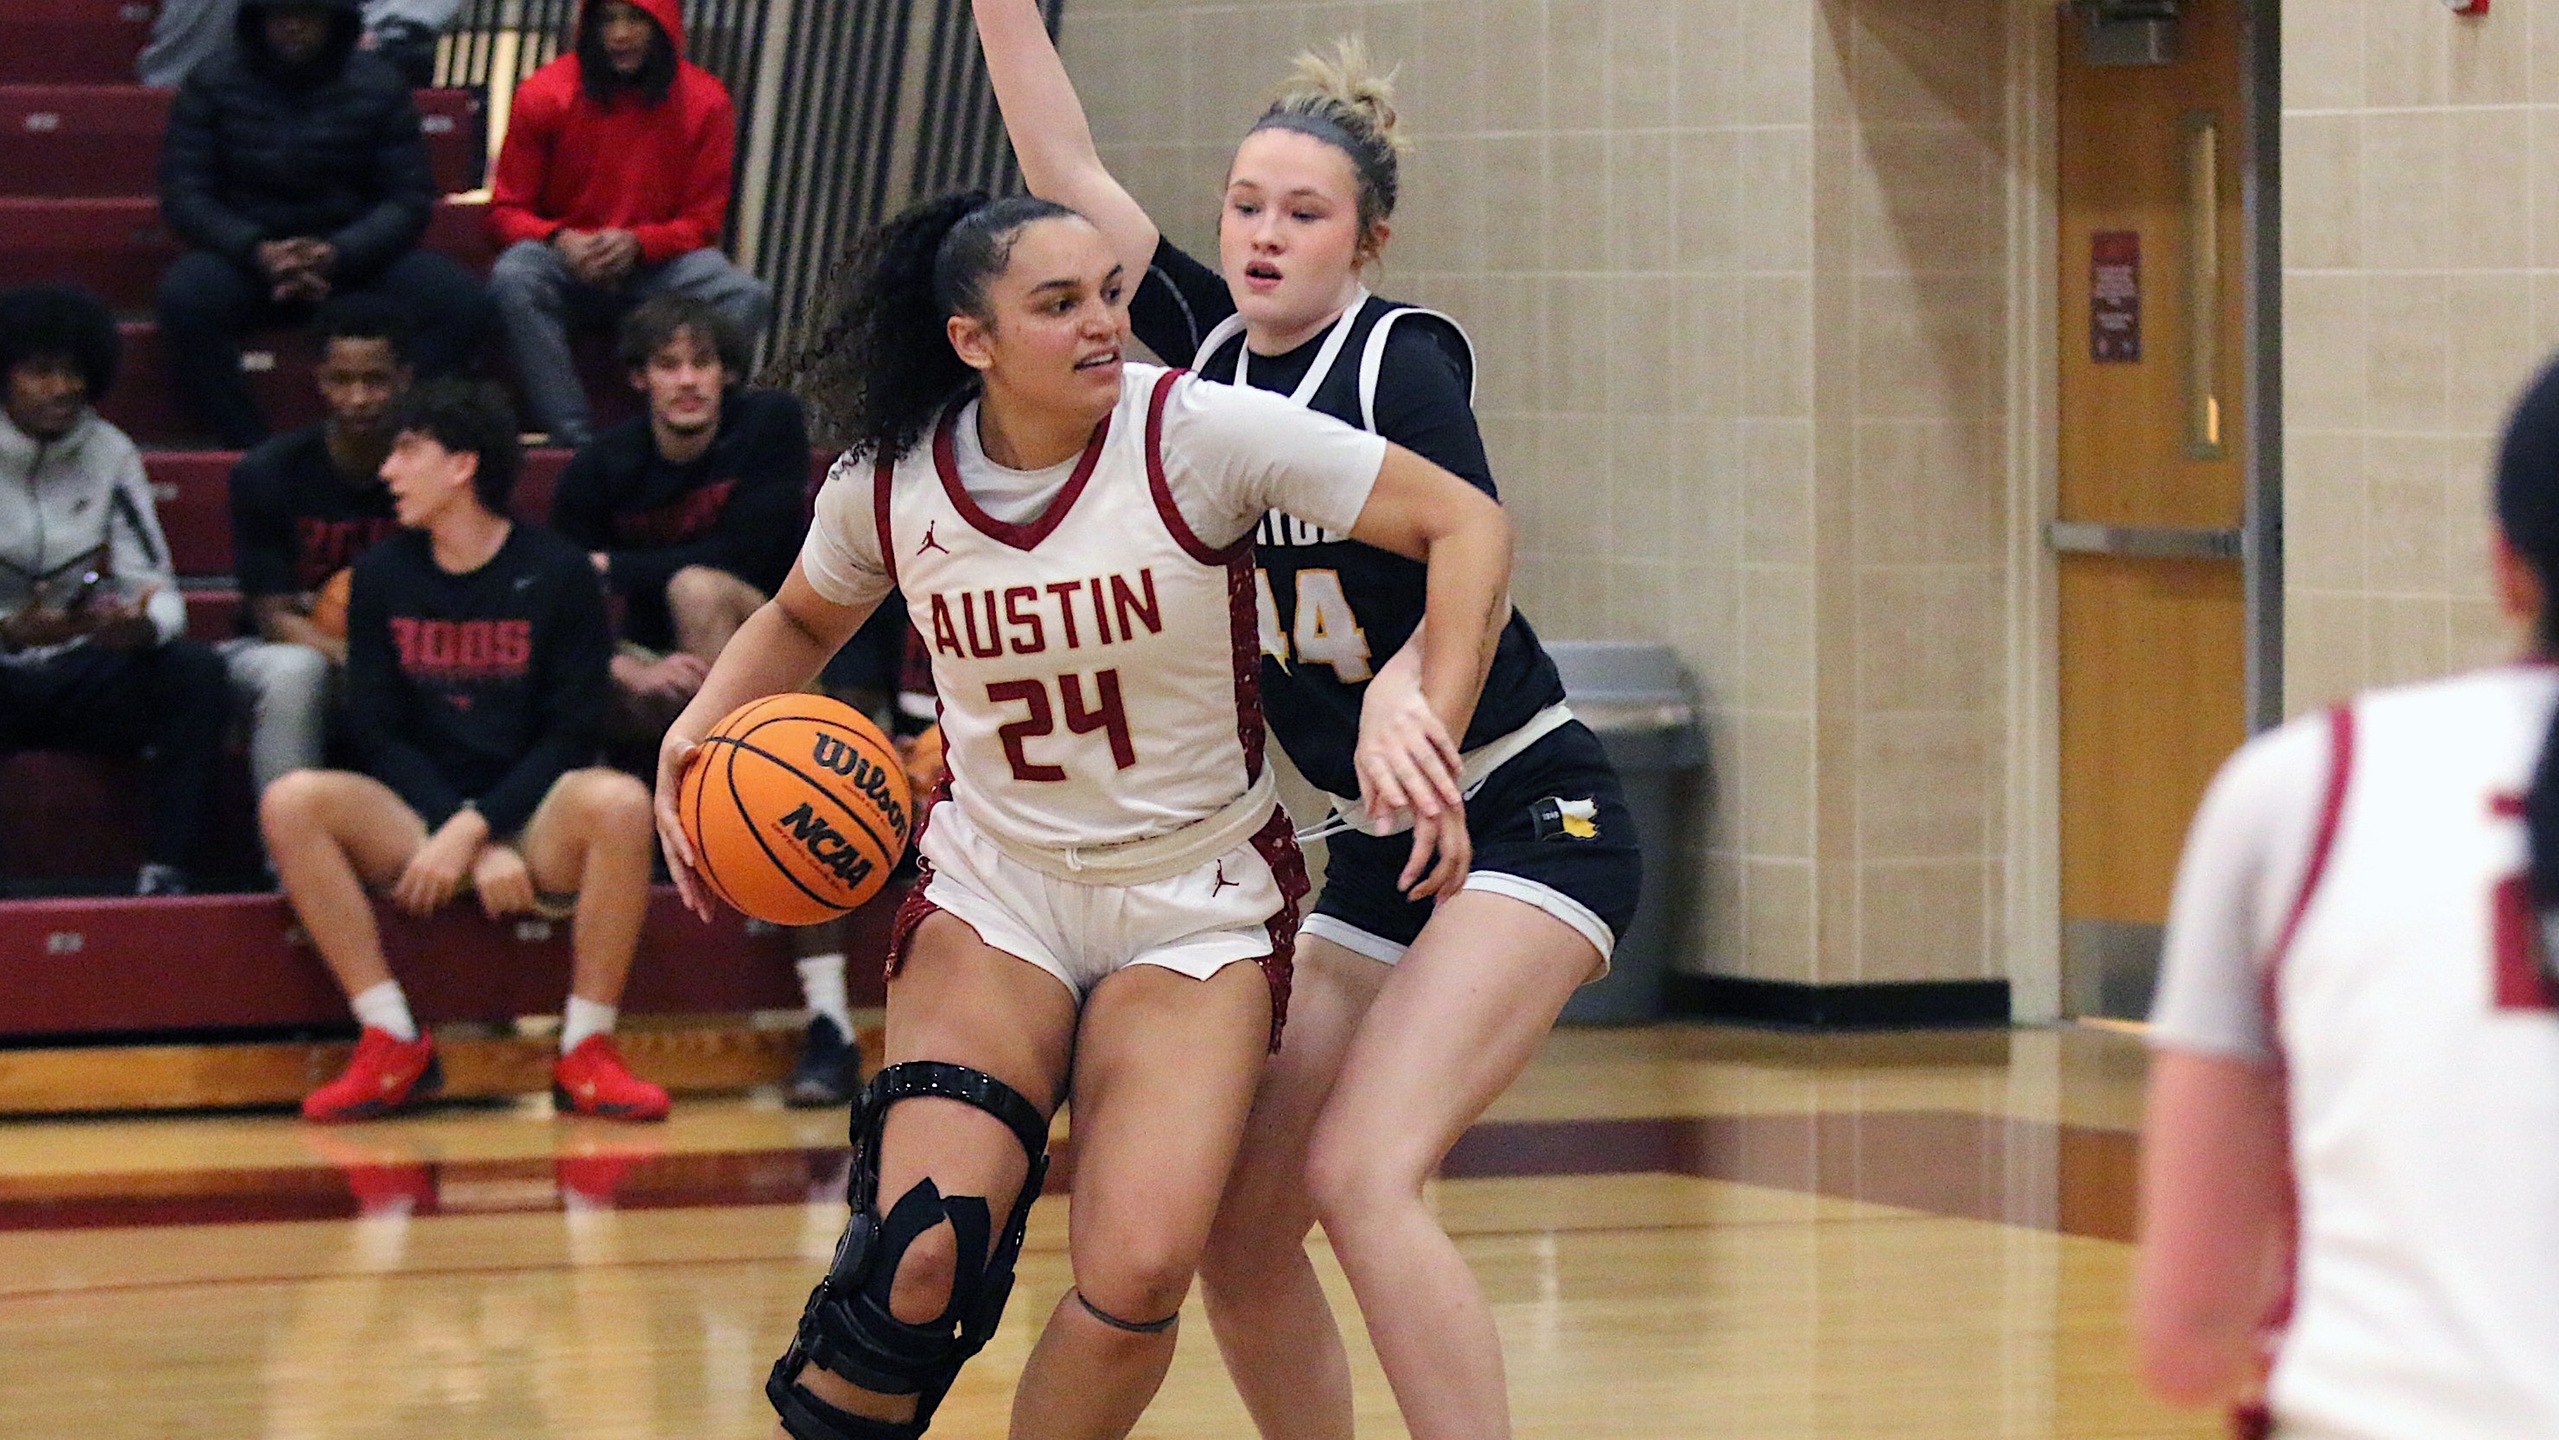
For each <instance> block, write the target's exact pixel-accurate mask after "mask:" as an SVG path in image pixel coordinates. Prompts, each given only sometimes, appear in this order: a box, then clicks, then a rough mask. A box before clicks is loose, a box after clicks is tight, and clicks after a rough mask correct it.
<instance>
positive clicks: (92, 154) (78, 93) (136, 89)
mask: <svg viewBox="0 0 2559 1440" xmlns="http://www.w3.org/2000/svg"><path fill="white" fill-rule="evenodd" d="M8 3H9V4H13V5H14V4H17V3H19V0H8ZM176 94H177V92H176V91H174V90H151V89H146V88H144V87H142V86H140V85H131V84H125V85H0V139H5V143H0V195H41V196H50V197H56V198H66V199H67V198H79V197H112V196H118V195H156V194H158V193H159V192H160V137H161V136H162V135H163V134H164V133H165V132H166V131H167V130H168V128H169V104H170V101H171V100H172V99H173V98H175V96H176ZM417 101H418V113H419V117H420V120H419V123H420V125H421V126H422V128H423V129H424V130H425V131H426V142H427V160H428V163H429V164H431V165H432V166H433V167H434V170H435V183H436V187H437V188H438V189H440V190H443V191H445V192H447V193H451V192H453V191H458V190H473V189H477V188H479V184H480V181H481V178H482V176H483V175H484V174H485V172H486V170H487V155H488V134H487V131H486V130H485V129H484V128H483V127H482V124H481V115H480V101H479V98H478V97H477V96H475V95H473V94H472V93H471V92H470V91H468V90H420V91H418V92H417Z"/></svg>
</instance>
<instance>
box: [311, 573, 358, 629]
mask: <svg viewBox="0 0 2559 1440" xmlns="http://www.w3.org/2000/svg"><path fill="white" fill-rule="evenodd" d="M354 589H355V571H354V570H352V569H342V570H340V571H338V573H337V574H335V575H332V576H330V577H329V578H328V579H327V580H325V581H323V582H322V583H321V585H320V593H319V594H318V595H316V596H314V597H312V600H311V623H312V624H313V625H315V626H317V627H319V631H320V633H321V634H323V635H326V636H328V637H330V638H331V639H333V640H344V639H345V638H347V596H348V594H350V593H351V592H352V591H353V590H354Z"/></svg>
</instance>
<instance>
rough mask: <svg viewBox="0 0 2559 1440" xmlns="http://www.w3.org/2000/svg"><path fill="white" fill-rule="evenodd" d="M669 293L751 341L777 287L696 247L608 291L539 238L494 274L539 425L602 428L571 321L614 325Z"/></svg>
mask: <svg viewBox="0 0 2559 1440" xmlns="http://www.w3.org/2000/svg"><path fill="white" fill-rule="evenodd" d="M669 292H673V293H677V294H683V295H691V296H693V297H694V298H696V299H698V300H701V301H703V302H704V303H706V304H708V305H710V306H711V307H712V308H713V309H715V310H717V311H719V312H720V313H721V314H722V315H723V316H725V317H727V319H728V321H729V323H730V324H732V325H734V326H736V327H737V329H738V333H739V334H741V335H744V336H745V337H746V338H747V340H748V341H749V342H750V343H751V342H753V341H754V340H756V339H757V338H758V337H760V336H762V335H763V334H764V327H765V326H766V325H767V324H769V323H770V322H771V321H772V319H773V291H772V290H771V288H770V287H768V286H766V285H765V283H764V282H763V281H761V280H758V279H756V278H755V277H754V276H752V275H749V274H748V273H746V272H745V271H743V270H740V269H739V268H737V267H736V266H735V265H732V264H730V263H729V257H727V256H726V255H723V254H721V253H720V252H719V251H717V250H695V251H693V252H691V253H689V254H685V255H678V256H676V257H675V258H674V259H672V260H669V261H667V262H666V263H665V264H663V265H644V266H642V267H640V269H639V270H638V271H637V272H635V273H634V274H633V275H632V276H631V278H630V280H629V281H627V282H625V283H624V284H623V286H622V288H620V289H618V290H601V289H598V288H596V287H595V286H593V285H589V284H586V283H584V282H583V281H580V280H578V279H576V278H574V277H572V276H571V275H570V274H569V262H568V261H566V260H564V259H562V258H561V256H560V252H559V251H557V250H554V249H553V248H551V247H550V246H549V245H548V244H545V243H544V242H542V241H539V240H523V241H518V242H517V243H516V244H514V245H512V246H510V247H508V249H507V252H506V253H505V254H503V255H501V256H499V257H498V263H497V268H496V269H494V270H491V271H490V272H489V294H490V295H491V297H492V298H494V299H495V300H496V301H497V305H498V318H499V320H500V322H501V323H503V324H504V325H505V326H506V338H507V345H508V347H509V348H510V349H511V350H512V351H513V352H514V355H515V374H516V379H517V380H518V381H519V382H521V383H522V384H523V386H524V398H525V401H526V403H527V405H528V406H529V407H530V409H531V415H530V417H529V418H530V420H531V422H532V425H533V427H534V428H535V429H538V430H547V431H549V432H550V434H551V439H552V442H553V443H554V444H561V445H583V444H585V443H586V442H587V440H588V439H589V438H590V436H591V435H592V434H593V432H594V422H593V420H592V418H591V414H592V412H591V411H590V410H589V409H588V406H587V398H586V390H585V388H584V387H583V386H581V385H580V384H579V383H578V371H577V362H576V361H575V360H574V359H572V358H571V357H570V354H569V327H570V326H571V325H609V324H612V323H614V322H615V321H616V320H617V319H619V318H620V317H621V315H622V314H623V313H624V312H626V311H628V310H629V309H631V307H633V306H635V305H638V304H639V303H640V302H642V301H644V300H647V299H649V298H651V297H652V296H656V295H663V294H667V293H669Z"/></svg>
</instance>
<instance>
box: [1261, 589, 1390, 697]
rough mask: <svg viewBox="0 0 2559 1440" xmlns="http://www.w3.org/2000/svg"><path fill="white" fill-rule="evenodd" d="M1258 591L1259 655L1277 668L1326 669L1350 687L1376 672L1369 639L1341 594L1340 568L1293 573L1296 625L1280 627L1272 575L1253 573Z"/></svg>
mask: <svg viewBox="0 0 2559 1440" xmlns="http://www.w3.org/2000/svg"><path fill="white" fill-rule="evenodd" d="M1253 580H1254V584H1255V586H1256V588H1257V589H1258V590H1259V592H1260V597H1261V611H1262V653H1263V654H1265V655H1268V656H1270V657H1271V658H1272V659H1274V660H1277V661H1278V662H1279V663H1280V664H1281V665H1283V666H1287V665H1301V664H1302V665H1330V666H1332V667H1333V673H1334V674H1335V675H1337V676H1339V677H1340V678H1341V681H1342V683H1343V684H1345V685H1355V684H1358V683H1359V682H1360V681H1363V680H1366V679H1368V678H1369V677H1370V676H1371V675H1373V674H1375V673H1376V672H1375V671H1374V670H1372V669H1371V668H1370V667H1369V656H1368V635H1367V632H1365V631H1363V630H1361V629H1360V624H1359V617H1358V616H1356V615H1354V614H1352V613H1351V602H1350V597H1349V596H1347V595H1344V594H1343V593H1342V572H1340V571H1339V570H1300V571H1298V572H1297V606H1296V617H1295V618H1296V624H1295V625H1294V626H1292V627H1290V629H1289V630H1286V631H1283V630H1282V629H1281V628H1280V618H1279V605H1278V603H1277V601H1276V600H1275V599H1274V598H1273V597H1272V595H1271V572H1270V571H1268V570H1256V571H1254V572H1253Z"/></svg>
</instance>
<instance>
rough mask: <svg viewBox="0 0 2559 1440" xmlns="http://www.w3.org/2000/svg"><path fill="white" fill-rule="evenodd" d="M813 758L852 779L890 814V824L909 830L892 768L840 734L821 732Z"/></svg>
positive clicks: (857, 788)
mask: <svg viewBox="0 0 2559 1440" xmlns="http://www.w3.org/2000/svg"><path fill="white" fill-rule="evenodd" d="M809 759H811V760H813V761H815V762H817V764H819V765H820V766H823V767H824V768H826V769H828V770H832V771H834V772H835V773H836V774H838V775H841V776H843V777H844V778H845V779H847V780H850V781H852V782H853V788H854V789H856V790H859V791H861V792H862V795H863V797H864V798H865V799H868V800H869V801H870V802H871V803H872V804H874V805H877V806H879V807H880V809H881V810H882V811H883V812H885V813H886V814H887V816H888V819H889V824H890V825H892V826H894V827H895V828H896V829H897V830H899V831H900V832H901V833H903V832H904V831H905V829H906V807H905V805H903V804H901V803H900V802H899V800H898V798H897V792H896V791H894V790H891V789H890V788H889V777H888V772H887V771H885V770H883V769H881V768H880V767H879V766H877V765H874V764H872V763H871V759H870V757H869V756H867V755H864V754H863V753H862V752H861V751H859V750H856V749H855V748H853V746H852V745H851V744H850V743H849V742H847V741H845V740H843V739H842V738H840V737H838V736H834V735H820V736H818V737H817V743H816V744H814V745H812V746H811V747H810V748H809ZM803 808H805V807H803Z"/></svg>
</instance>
